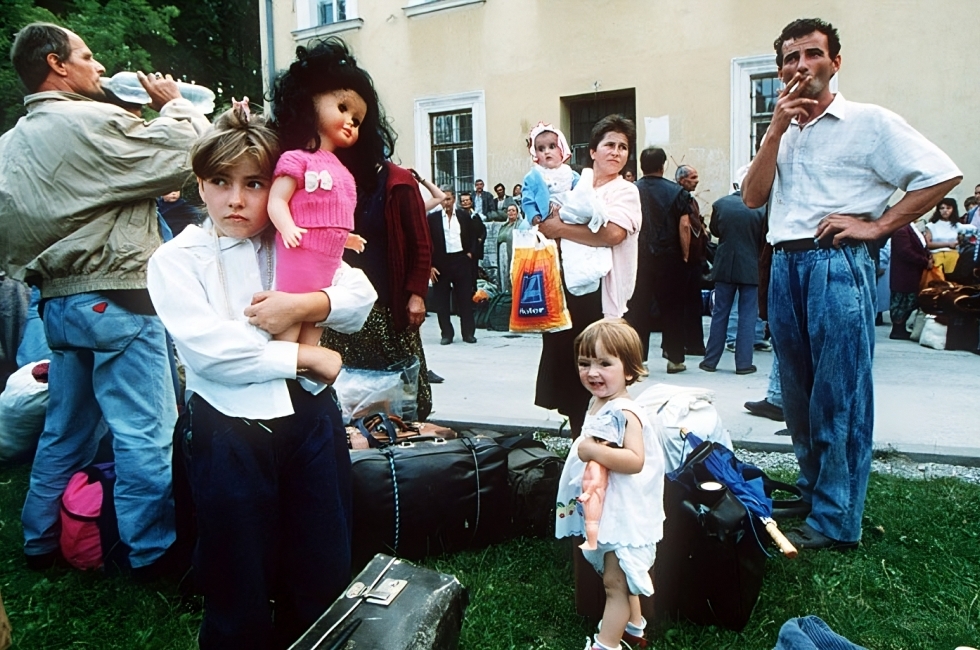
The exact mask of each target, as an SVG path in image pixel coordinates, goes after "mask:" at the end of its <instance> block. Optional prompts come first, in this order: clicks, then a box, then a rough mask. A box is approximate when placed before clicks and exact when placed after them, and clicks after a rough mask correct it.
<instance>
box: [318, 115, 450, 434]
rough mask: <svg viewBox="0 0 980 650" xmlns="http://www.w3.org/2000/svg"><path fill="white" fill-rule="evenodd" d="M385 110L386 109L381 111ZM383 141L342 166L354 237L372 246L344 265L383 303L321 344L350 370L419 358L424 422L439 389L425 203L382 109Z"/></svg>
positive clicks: (352, 154)
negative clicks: (352, 204)
mask: <svg viewBox="0 0 980 650" xmlns="http://www.w3.org/2000/svg"><path fill="white" fill-rule="evenodd" d="M377 105H378V107H379V108H381V104H380V102H379V103H378V104H377ZM377 122H378V127H377V128H378V133H379V135H380V137H379V138H372V139H371V142H372V145H371V146H370V147H361V148H358V149H356V150H355V149H354V148H351V149H346V150H344V154H345V155H344V156H342V157H341V156H338V157H340V159H341V161H342V162H343V163H344V165H346V166H347V168H348V169H349V170H350V172H351V174H353V175H354V181H355V183H356V184H357V207H356V208H355V210H354V232H356V233H357V234H359V235H361V236H362V237H364V239H366V240H367V245H366V246H365V248H364V252H363V253H355V252H353V251H346V252H345V253H344V261H345V262H347V263H348V264H350V265H351V266H353V267H355V268H359V269H361V270H363V271H364V273H365V275H367V277H368V279H369V280H370V281H371V284H373V285H374V289H375V291H377V292H378V301H377V302H376V303H375V305H374V309H372V310H371V314H370V316H368V319H367V322H366V323H365V324H364V327H363V328H362V329H361V331H360V332H357V333H356V334H351V335H344V334H338V333H337V332H334V331H332V330H329V329H326V330H324V333H323V337H322V339H321V340H320V345H323V346H325V347H328V348H330V349H331V350H336V351H337V352H339V353H340V356H341V357H343V360H344V365H346V366H349V367H352V368H367V369H370V370H382V369H384V368H386V367H388V366H390V365H391V364H393V363H398V362H400V361H404V360H405V359H407V358H408V357H411V356H413V355H414V356H417V357H418V358H419V362H420V364H421V365H420V367H419V383H418V419H419V420H424V419H425V418H427V417H428V416H429V413H430V412H431V411H432V389H431V388H430V386H429V379H428V367H427V366H426V364H425V352H424V351H423V350H422V337H421V336H420V335H419V327H420V326H421V325H422V321H424V320H425V294H426V293H427V292H428V289H429V269H430V268H431V266H432V250H431V244H430V243H429V225H428V222H427V221H426V218H425V204H424V202H423V200H422V193H421V192H420V191H419V186H418V183H417V182H416V180H415V177H414V176H413V175H412V173H411V172H410V171H409V170H407V169H403V168H402V167H399V166H398V165H395V164H393V163H391V162H390V161H388V160H387V156H388V155H389V154H390V152H392V151H394V150H395V138H396V134H395V132H394V131H393V130H392V129H391V125H390V124H389V123H388V120H387V119H386V117H385V115H384V110H383V109H381V110H380V115H378V116H377Z"/></svg>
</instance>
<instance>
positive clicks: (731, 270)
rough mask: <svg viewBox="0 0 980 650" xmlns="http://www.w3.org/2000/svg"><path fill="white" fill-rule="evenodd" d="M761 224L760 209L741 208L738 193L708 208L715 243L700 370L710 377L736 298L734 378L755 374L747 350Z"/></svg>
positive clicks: (756, 309)
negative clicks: (708, 328)
mask: <svg viewBox="0 0 980 650" xmlns="http://www.w3.org/2000/svg"><path fill="white" fill-rule="evenodd" d="M765 220H766V212H765V209H764V208H756V209H754V210H752V209H749V208H747V207H745V204H744V203H743V202H742V195H741V194H740V193H739V192H735V193H734V194H729V195H728V196H725V197H722V198H720V199H718V200H717V201H715V203H714V205H713V206H711V234H713V235H714V236H715V237H717V238H718V250H717V251H715V265H714V268H713V271H712V272H713V275H714V280H715V306H714V308H713V309H712V310H711V331H710V332H709V333H708V345H707V347H706V350H705V353H704V361H702V362H701V364H700V366H699V367H700V368H701V370H707V371H708V372H714V371H715V369H716V368H717V367H718V361H720V360H721V355H722V353H723V352H724V351H725V331H726V330H727V329H728V318H729V316H730V315H731V311H732V304H733V303H734V301H735V296H736V294H737V295H738V333H737V334H736V336H735V374H738V375H748V374H750V373H753V372H755V370H756V368H755V366H754V365H752V345H753V342H754V341H753V339H754V334H755V321H756V318H758V316H759V248H760V247H761V245H762V237H763V232H762V229H763V227H764V224H765Z"/></svg>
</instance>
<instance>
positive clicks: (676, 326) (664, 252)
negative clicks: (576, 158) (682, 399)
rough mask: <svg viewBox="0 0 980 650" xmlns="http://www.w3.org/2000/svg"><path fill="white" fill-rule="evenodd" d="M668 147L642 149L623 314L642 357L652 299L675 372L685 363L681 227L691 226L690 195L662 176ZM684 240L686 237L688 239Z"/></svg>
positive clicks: (671, 370) (685, 285) (669, 368)
mask: <svg viewBox="0 0 980 650" xmlns="http://www.w3.org/2000/svg"><path fill="white" fill-rule="evenodd" d="M666 163H667V153H666V152H665V151H664V150H663V149H661V148H660V147H648V148H647V149H644V150H643V152H642V153H641V154H640V169H641V170H642V171H643V176H642V177H641V178H640V180H638V181H636V188H637V190H638V191H639V193H640V208H641V210H642V212H643V225H642V226H641V227H640V235H639V248H638V251H637V256H636V266H637V269H636V286H635V287H634V289H633V296H632V297H631V298H630V301H629V303H628V307H629V308H628V309H627V311H626V320H627V321H628V322H629V324H630V325H632V326H633V329H635V330H636V333H637V334H639V336H640V343H641V344H642V345H643V359H644V360H646V359H647V358H648V352H649V347H650V309H651V307H652V305H653V301H654V299H656V301H657V306H658V307H659V309H660V314H661V317H662V320H663V343H662V346H663V349H664V353H665V354H666V355H667V372H668V373H670V374H675V373H678V372H683V371H684V370H686V369H687V366H685V365H684V327H683V323H684V296H685V295H686V294H685V290H686V289H688V285H689V284H690V282H689V280H690V278H689V277H688V275H689V274H687V272H686V269H687V265H686V263H685V261H686V257H685V253H684V251H683V249H682V241H681V240H682V233H683V232H690V230H689V228H688V226H687V224H688V222H689V220H690V215H689V214H688V213H689V210H690V207H691V195H690V194H688V192H687V190H685V189H684V188H683V187H681V186H680V185H678V184H677V183H675V182H673V181H671V180H670V179H669V178H664V166H665V165H666ZM688 244H690V242H689V241H688Z"/></svg>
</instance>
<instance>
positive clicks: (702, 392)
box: [636, 384, 732, 472]
mask: <svg viewBox="0 0 980 650" xmlns="http://www.w3.org/2000/svg"><path fill="white" fill-rule="evenodd" d="M714 399H715V392H714V391H713V390H709V389H707V388H693V387H687V386H672V385H670V384H654V385H653V386H651V387H650V388H648V389H646V390H645V391H643V392H642V393H641V394H640V396H639V397H637V398H636V403H637V404H639V405H640V406H642V407H643V408H644V410H646V413H647V417H649V418H650V422H651V423H652V424H653V430H654V431H655V432H656V433H657V437H658V438H660V443H661V445H662V446H663V449H664V460H665V461H666V465H667V468H666V469H667V471H668V472H672V471H674V470H675V469H677V468H678V467H680V466H681V465H683V464H684V459H685V458H686V457H687V454H689V453H691V451H692V450H693V447H691V445H690V443H688V442H687V441H686V440H685V439H684V437H683V436H681V429H684V430H685V431H689V432H691V433H694V434H695V435H696V436H698V437H699V438H701V439H702V440H705V441H711V442H717V443H718V444H720V445H724V446H725V447H728V448H729V449H731V448H732V437H731V435H730V434H729V433H728V430H727V429H725V428H724V427H722V426H721V418H720V417H718V411H717V410H716V409H715V406H714V404H713V402H714Z"/></svg>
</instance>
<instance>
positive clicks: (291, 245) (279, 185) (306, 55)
mask: <svg viewBox="0 0 980 650" xmlns="http://www.w3.org/2000/svg"><path fill="white" fill-rule="evenodd" d="M296 57H297V59H296V61H295V62H293V64H292V65H290V66H289V70H287V71H286V72H284V73H283V74H282V75H281V76H280V77H279V79H278V80H277V81H276V85H275V88H274V90H273V102H274V108H273V127H274V128H275V129H276V130H277V131H278V133H279V137H280V140H281V142H282V148H283V152H284V153H283V154H282V157H281V158H280V159H279V162H278V164H277V165H276V169H275V179H274V180H273V183H272V189H271V191H270V194H269V218H270V219H271V220H272V223H273V224H274V225H275V227H276V230H277V231H278V234H277V236H276V264H277V266H276V282H277V285H276V288H277V289H278V290H280V291H286V292H288V293H305V292H307V291H315V290H316V288H317V287H324V286H330V284H331V282H332V281H333V276H334V274H335V273H336V272H337V269H339V268H340V264H341V260H342V256H343V252H344V249H345V248H350V249H353V250H357V251H359V252H360V251H363V250H364V246H365V244H366V242H365V240H364V239H363V238H361V237H359V236H358V235H354V234H352V233H351V231H352V230H353V229H354V209H355V207H356V205H357V189H356V186H355V181H354V175H353V174H352V173H351V171H350V170H349V169H348V167H349V165H345V162H347V160H342V156H344V154H345V152H351V151H352V150H354V149H355V148H357V147H358V144H359V143H361V140H362V135H363V137H364V138H365V139H367V140H371V139H372V138H374V139H376V138H377V136H376V135H375V134H376V131H377V129H376V128H375V127H376V126H377V124H378V121H379V118H378V114H379V106H378V96H377V93H376V92H375V91H374V86H373V84H372V82H371V78H370V77H369V76H368V74H367V72H365V71H364V70H362V69H361V68H359V67H358V66H357V63H356V61H355V60H354V57H353V56H352V55H351V53H350V51H349V50H348V49H347V46H346V45H345V44H344V42H343V41H341V40H339V39H329V40H326V41H321V42H320V43H318V44H317V45H316V46H314V47H313V48H310V49H307V48H306V47H302V46H301V47H298V48H297V49H296ZM367 146H371V145H370V143H367ZM356 157H357V156H356V155H354V156H351V157H350V159H352V160H353V159H355V158H356ZM321 333H322V330H321V329H320V328H318V327H316V326H315V325H314V324H313V323H302V324H300V325H297V326H295V327H293V328H290V329H289V330H287V331H286V332H283V333H282V334H280V335H278V336H277V337H276V338H277V340H286V341H298V342H300V343H304V344H308V345H316V344H317V343H318V342H319V340H320V335H321Z"/></svg>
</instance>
